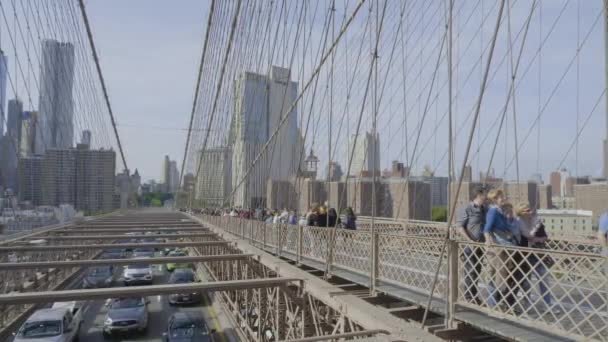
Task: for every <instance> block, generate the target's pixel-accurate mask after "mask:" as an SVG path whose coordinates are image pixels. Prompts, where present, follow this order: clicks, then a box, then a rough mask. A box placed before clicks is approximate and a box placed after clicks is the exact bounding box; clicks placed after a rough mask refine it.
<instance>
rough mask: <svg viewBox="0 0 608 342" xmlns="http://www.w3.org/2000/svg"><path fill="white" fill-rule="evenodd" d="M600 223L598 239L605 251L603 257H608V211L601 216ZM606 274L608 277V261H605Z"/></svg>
mask: <svg viewBox="0 0 608 342" xmlns="http://www.w3.org/2000/svg"><path fill="white" fill-rule="evenodd" d="M598 223H599V227H598V230H597V238H598V240H599V241H600V246H602V249H603V250H602V255H603V256H605V257H608V210H607V211H605V212H604V213H603V214H602V215H601V216H600V219H599V222H598ZM604 274H605V275H606V276H608V261H604Z"/></svg>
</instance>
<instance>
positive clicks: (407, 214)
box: [381, 179, 447, 220]
mask: <svg viewBox="0 0 608 342" xmlns="http://www.w3.org/2000/svg"><path fill="white" fill-rule="evenodd" d="M383 183H384V196H383V198H382V201H381V204H382V209H383V211H382V214H381V215H382V216H385V217H393V218H400V219H409V220H430V219H431V211H432V200H431V197H432V195H431V193H432V190H431V187H432V185H431V183H429V182H423V181H416V180H410V181H408V182H406V181H405V179H395V180H392V179H389V180H384V181H383ZM446 186H447V185H446ZM446 190H447V189H446Z"/></svg>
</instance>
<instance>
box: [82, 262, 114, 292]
mask: <svg viewBox="0 0 608 342" xmlns="http://www.w3.org/2000/svg"><path fill="white" fill-rule="evenodd" d="M113 283H114V267H113V266H99V267H93V268H90V269H89V271H88V272H87V275H86V276H85V277H84V279H83V280H82V287H83V288H85V289H95V288H100V287H111V286H112V284H113Z"/></svg>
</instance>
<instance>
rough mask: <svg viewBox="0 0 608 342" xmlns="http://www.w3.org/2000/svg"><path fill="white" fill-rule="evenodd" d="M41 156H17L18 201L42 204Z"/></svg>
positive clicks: (35, 204)
mask: <svg viewBox="0 0 608 342" xmlns="http://www.w3.org/2000/svg"><path fill="white" fill-rule="evenodd" d="M42 165H43V158H42V157H40V156H30V157H22V158H19V171H18V175H19V201H20V202H23V201H28V202H30V203H31V204H32V205H34V206H39V205H42V203H43V202H42Z"/></svg>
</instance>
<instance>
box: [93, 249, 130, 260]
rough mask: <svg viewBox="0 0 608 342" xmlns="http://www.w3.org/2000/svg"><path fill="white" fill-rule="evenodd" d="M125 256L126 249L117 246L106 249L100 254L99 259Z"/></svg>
mask: <svg viewBox="0 0 608 342" xmlns="http://www.w3.org/2000/svg"><path fill="white" fill-rule="evenodd" d="M126 257H127V251H125V250H124V249H119V248H112V249H106V250H104V251H103V253H102V254H101V257H100V259H124V258H126Z"/></svg>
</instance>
